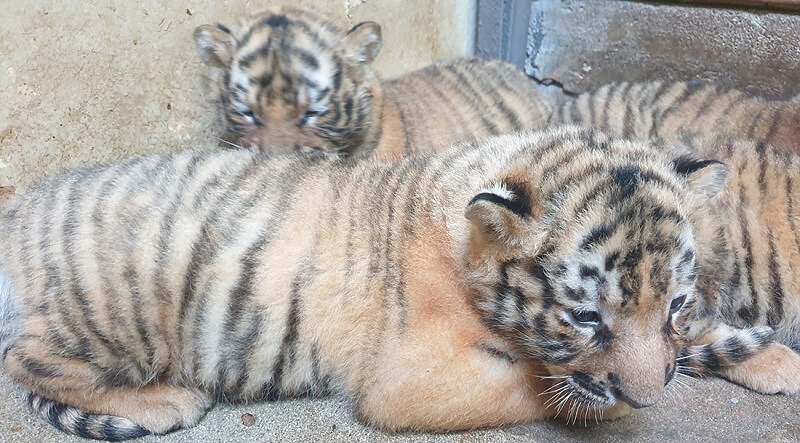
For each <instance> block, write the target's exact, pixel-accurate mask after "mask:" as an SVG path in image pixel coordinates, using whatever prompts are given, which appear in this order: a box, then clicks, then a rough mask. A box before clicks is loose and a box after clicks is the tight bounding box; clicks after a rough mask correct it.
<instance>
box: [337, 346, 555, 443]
mask: <svg viewBox="0 0 800 443" xmlns="http://www.w3.org/2000/svg"><path fill="white" fill-rule="evenodd" d="M437 341H438V343H439V344H441V343H443V342H446V341H447V340H439V337H437ZM378 358H379V361H378V362H376V364H374V365H372V366H371V367H370V368H369V369H368V371H367V373H365V374H361V380H360V381H359V382H358V383H356V384H355V386H354V388H355V389H353V390H351V392H350V394H351V398H352V399H353V403H354V408H355V412H356V415H357V417H358V418H359V419H360V420H361V421H363V422H365V423H367V424H368V425H371V426H374V427H377V428H381V429H385V430H389V431H401V430H412V431H434V432H447V431H457V430H466V429H474V428H482V427H489V426H499V425H505V424H511V423H520V422H527V421H532V420H537V419H544V418H549V417H552V416H553V415H554V411H551V410H548V409H547V408H546V407H545V406H544V402H545V400H546V399H547V398H546V397H544V396H542V397H540V396H539V395H538V393H539V392H543V391H544V390H546V389H547V388H548V387H549V385H551V384H550V383H549V381H548V380H540V379H538V378H537V377H536V376H535V374H537V373H538V374H544V373H545V372H544V370H543V369H542V368H537V367H535V366H532V365H529V364H525V363H522V362H520V361H519V360H516V359H515V358H514V357H511V355H510V354H507V355H504V353H502V352H501V351H498V350H496V349H495V348H492V347H490V346H487V345H485V344H481V343H474V344H472V345H468V346H459V347H453V348H450V349H448V346H435V345H431V343H430V342H429V343H428V345H427V346H425V345H417V346H412V345H411V344H410V343H409V344H407V345H406V346H397V347H396V348H394V347H393V348H385V349H384V350H383V351H382V352H381V354H380V356H379V357H378ZM540 371H541V372H540Z"/></svg>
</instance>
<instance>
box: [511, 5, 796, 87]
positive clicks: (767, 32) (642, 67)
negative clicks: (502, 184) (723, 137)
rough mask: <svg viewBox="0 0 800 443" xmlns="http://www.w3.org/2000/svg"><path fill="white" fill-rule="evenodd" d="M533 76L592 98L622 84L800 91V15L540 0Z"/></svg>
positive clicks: (534, 20)
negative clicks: (703, 83)
mask: <svg viewBox="0 0 800 443" xmlns="http://www.w3.org/2000/svg"><path fill="white" fill-rule="evenodd" d="M526 72H527V73H528V74H529V75H531V76H533V77H534V78H536V79H538V80H541V81H544V82H554V83H555V84H558V85H563V89H564V90H566V91H570V92H576V93H580V92H585V91H587V90H590V89H594V88H596V87H598V86H600V85H603V84H606V83H609V82H614V81H623V80H627V81H644V80H654V79H665V80H691V79H699V80H707V81H712V82H715V83H716V84H718V85H721V86H723V87H733V88H737V89H742V90H745V91H749V92H752V93H757V94H761V95H765V96H769V97H774V98H785V97H789V96H793V95H795V94H797V93H800V83H799V82H798V79H799V78H800V77H798V73H800V16H798V15H791V14H780V13H775V12H766V11H763V10H762V11H755V12H754V11H746V10H734V9H727V10H726V9H715V8H709V7H699V6H690V5H674V4H663V3H662V4H648V3H643V2H620V1H609V0H539V1H534V2H533V4H532V11H531V28H530V33H529V40H528V60H527V63H526Z"/></svg>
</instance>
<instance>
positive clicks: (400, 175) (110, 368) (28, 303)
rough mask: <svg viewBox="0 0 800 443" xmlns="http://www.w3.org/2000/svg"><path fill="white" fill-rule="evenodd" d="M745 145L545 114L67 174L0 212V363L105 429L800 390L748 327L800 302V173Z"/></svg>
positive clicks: (431, 425)
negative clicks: (727, 390) (797, 201)
mask: <svg viewBox="0 0 800 443" xmlns="http://www.w3.org/2000/svg"><path fill="white" fill-rule="evenodd" d="M744 148H746V147H742V149H740V150H737V152H740V153H741V154H740V156H739V157H735V159H734V162H733V163H732V165H733V167H732V169H730V172H729V170H728V168H726V167H725V166H724V165H722V164H721V163H719V162H717V161H712V160H703V159H702V157H696V156H694V155H691V154H687V153H686V152H683V151H679V152H672V151H670V150H669V149H652V148H651V147H650V146H649V145H647V144H646V143H641V142H628V141H622V140H616V139H612V138H608V137H606V136H604V135H603V134H601V133H598V132H594V131H591V130H586V129H578V128H559V129H554V130H548V131H546V132H541V133H520V134H511V135H505V136H498V137H493V138H488V139H486V140H484V141H482V142H474V143H472V144H470V145H461V146H457V147H455V148H453V149H451V150H448V151H445V152H443V153H440V154H438V155H434V156H430V157H412V158H407V159H403V160H401V161H399V162H396V163H381V162H378V161H360V162H355V161H349V160H343V159H329V160H324V159H323V160H314V161H311V160H309V159H308V158H307V157H304V156H291V155H287V156H267V155H263V154H258V153H254V152H250V151H248V150H219V149H210V150H201V151H185V152H181V153H176V154H172V155H164V156H155V157H148V158H139V159H132V160H128V161H125V162H121V163H117V164H112V165H109V166H99V167H93V168H88V169H82V170H76V171H72V172H67V173H64V174H61V175H58V176H55V177H53V178H50V179H47V180H44V181H42V182H40V183H38V184H36V185H34V186H33V187H31V188H30V189H28V190H27V192H21V193H19V194H18V195H17V196H16V197H15V199H14V200H12V201H11V202H10V205H9V206H8V207H7V208H6V209H5V212H4V213H3V214H2V216H0V226H2V231H0V244H2V245H3V247H2V248H0V266H2V269H3V273H2V274H0V275H2V276H3V278H0V351H2V361H3V365H4V367H5V370H6V371H7V372H8V373H9V374H10V375H11V376H12V377H13V378H14V379H15V380H16V381H17V382H19V383H20V384H22V385H23V386H24V387H25V388H26V389H28V390H29V391H30V392H31V394H30V396H29V398H30V403H31V405H32V407H33V408H34V410H36V411H37V412H38V413H39V414H41V415H42V416H43V417H44V418H45V419H46V420H48V421H49V422H50V423H52V424H53V425H55V426H56V427H58V428H59V429H62V430H64V431H66V432H70V433H74V434H78V435H81V436H84V437H90V438H102V439H124V438H133V437H137V436H141V435H145V434H148V433H164V432H169V431H171V430H175V429H178V428H183V427H189V426H192V425H194V424H196V423H197V422H198V420H200V419H201V417H202V416H203V415H204V413H205V411H206V409H207V408H209V407H210V405H211V404H212V403H213V402H214V401H215V400H216V401H222V400H227V401H255V400H275V399H280V398H285V397H291V396H296V395H306V394H309V395H323V394H325V393H328V392H341V393H344V394H345V395H346V396H347V397H348V398H349V400H350V403H351V404H352V407H353V408H354V411H355V416H356V417H357V418H359V419H360V420H361V421H363V422H364V423H366V424H369V425H371V426H375V427H378V428H381V429H386V430H420V431H452V430H459V429H471V428H478V427H487V426H496V425H503V424H508V423H517V422H525V421H530V420H538V419H547V418H552V417H567V418H569V417H572V416H575V417H577V414H579V413H584V411H587V413H588V411H590V410H591V409H604V410H605V411H606V413H605V417H606V418H612V417H615V416H619V415H620V414H622V413H625V412H626V411H627V410H628V406H627V405H630V406H633V407H636V408H638V407H643V406H647V405H652V404H653V403H655V402H656V401H657V400H658V399H659V397H660V395H661V392H662V389H663V388H664V386H665V384H667V383H669V382H670V381H671V380H672V379H673V378H674V377H675V374H676V372H677V371H683V370H688V369H691V368H693V367H706V368H707V367H712V366H713V367H714V368H715V370H716V371H717V372H718V373H721V374H724V375H725V376H726V377H728V378H729V379H731V380H733V381H736V382H739V383H742V384H744V385H746V386H749V387H751V388H753V389H756V390H758V391H760V392H784V393H797V392H798V390H799V389H800V357H799V356H798V355H797V354H794V353H793V352H792V351H790V350H788V349H787V348H786V347H784V346H783V345H779V344H777V343H774V342H772V339H771V337H772V331H771V330H770V329H769V328H768V327H763V326H762V325H764V324H765V323H770V324H773V325H775V326H776V327H778V328H779V331H780V329H781V328H787V327H789V325H790V324H791V322H792V321H793V320H794V319H796V318H797V314H798V312H800V308H799V307H798V300H797V299H796V296H793V294H794V292H790V291H788V290H784V292H783V294H784V296H783V298H782V299H781V304H780V306H781V307H780V308H777V306H778V304H775V303H774V302H776V301H777V300H778V299H777V298H776V297H774V293H775V291H776V288H785V289H788V288H791V287H796V285H797V284H798V283H800V271H798V270H797V269H796V268H792V267H790V266H789V262H788V260H789V259H790V258H791V257H795V256H796V255H797V254H800V250H798V248H797V245H796V243H795V241H796V239H793V238H792V236H793V235H795V234H797V230H796V229H795V227H794V226H793V225H792V226H791V227H789V226H784V225H783V224H782V223H784V222H785V221H787V220H788V221H789V222H790V223H791V222H792V220H793V219H792V218H791V217H790V216H788V215H787V216H786V217H784V218H779V217H775V215H776V214H778V213H781V214H783V212H781V211H789V213H791V214H795V215H797V213H798V211H800V209H798V206H793V205H792V203H793V202H794V198H795V197H796V196H798V195H799V194H798V192H799V191H798V183H800V180H796V179H795V178H796V177H797V176H798V174H800V169H798V168H797V167H792V168H790V169H789V168H787V167H786V166H787V165H788V163H787V162H791V163H792V165H789V166H796V165H795V164H796V163H797V159H796V158H794V157H792V158H791V159H790V158H788V157H786V156H779V155H777V154H775V153H774V152H772V150H771V149H769V148H763V149H762V148H760V150H758V151H757V152H752V151H747V152H748V154H744V152H746V151H745V150H744ZM726 152H727V151H725V149H724V147H723V153H726ZM715 153H716V152H715ZM747 155H750V156H755V157H756V158H758V159H759V160H760V162H752V161H750V162H744V163H739V160H737V159H739V158H741V159H746V158H747ZM759 171H761V172H759ZM729 173H730V175H731V177H732V179H731V181H730V183H729V185H728V187H727V188H726V190H725V191H723V193H722V194H721V195H720V191H721V190H722V189H723V187H724V186H725V183H726V177H727V176H728V174H729ZM760 173H764V174H769V175H770V177H776V178H775V181H772V180H770V181H767V182H759V181H757V180H755V179H754V176H757V175H758V174H760ZM754 174H755V175H754ZM777 177H785V178H786V181H785V182H783V181H780V180H779V179H778V178H777ZM762 183H763V184H762ZM784 185H786V186H788V189H789V191H788V193H787V190H786V189H783V188H781V186H784ZM762 187H763V188H762ZM761 192H766V193H769V195H770V196H776V198H774V199H766V200H765V199H758V198H755V197H756V196H757V195H758V194H759V193H761ZM765 201H766V202H769V203H763V202H765ZM764 205H766V207H765V206H764ZM754 209H758V210H754ZM709 211H711V212H712V213H714V214H715V215H716V214H717V213H716V212H714V211H719V214H722V215H721V216H718V217H707V215H708V212H709ZM726 211H733V213H734V214H739V215H738V216H735V217H739V219H740V220H742V223H741V224H735V225H733V226H728V225H727V223H728V221H729V220H730V219H731V215H730V214H728V213H727V212H726ZM759 217H762V218H759ZM697 218H699V219H700V220H701V221H702V223H701V224H700V225H699V227H698V228H693V225H692V223H693V222H692V220H694V219H697ZM759 221H761V222H762V223H758V222H759ZM781 226H782V227H783V229H782V230H781V229H779V228H780V227H781ZM741 228H744V229H745V230H744V231H743V232H744V233H741V232H740V229H741ZM709 232H712V233H715V235H708V233H709ZM767 234H769V235H767ZM748 236H749V237H748ZM764 237H768V241H766V242H760V243H759V242H758V241H760V240H761V239H763V238H764ZM742 238H745V239H749V240H747V242H749V243H747V247H746V248H745V245H743V244H740V243H738V242H737V241H738V240H741V239H742ZM729 241H730V242H732V243H731V244H726V242H729ZM766 244H768V245H771V246H769V247H766V246H764V245H766ZM717 253H720V255H719V256H717V255H715V254H717ZM749 265H752V266H750V267H749V268H748V267H746V266H749ZM709 267H710V268H709ZM716 267H719V268H720V270H719V272H717V274H716V275H717V276H718V278H719V279H720V280H719V284H717V285H716V286H714V285H712V287H711V288H709V287H708V286H707V285H708V281H707V278H708V276H709V275H710V274H711V272H709V270H710V269H714V270H715V271H716ZM698 282H699V285H698V284H697V283H698ZM726 288H727V289H728V290H723V289H726ZM720 290H723V291H720ZM735 291H742V292H743V294H745V295H744V296H740V295H736V298H735V299H733V300H734V301H728V300H727V299H723V298H722V297H728V296H730V295H733V292H735ZM751 297H752V298H751ZM751 301H752V303H754V304H753V305H751V304H748V303H750V302H751ZM742 303H744V304H742ZM756 305H757V306H756ZM719 312H721V313H722V314H725V315H730V316H731V319H730V320H729V322H728V323H729V325H728V324H724V323H720V322H719V320H718V318H719V316H718V313H719ZM738 318H741V321H739V320H737V319H738ZM776 319H778V320H776ZM736 328H744V329H736ZM779 334H781V332H779ZM687 344H696V345H697V346H688V347H687ZM679 355H680V357H678V356H679Z"/></svg>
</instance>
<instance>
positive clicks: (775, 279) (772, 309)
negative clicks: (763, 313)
mask: <svg viewBox="0 0 800 443" xmlns="http://www.w3.org/2000/svg"><path fill="white" fill-rule="evenodd" d="M768 234H769V293H770V295H771V296H772V300H771V301H770V305H769V309H768V311H767V325H769V326H773V327H774V326H776V325H778V323H780V322H781V320H782V319H783V298H784V295H783V283H782V281H781V273H780V270H779V269H778V259H777V251H776V250H775V239H774V238H773V236H772V233H771V232H769V233H768Z"/></svg>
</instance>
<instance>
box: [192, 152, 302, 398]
mask: <svg viewBox="0 0 800 443" xmlns="http://www.w3.org/2000/svg"><path fill="white" fill-rule="evenodd" d="M303 166H304V163H302V162H298V163H296V164H294V165H291V166H289V167H287V168H286V169H285V170H283V171H281V173H280V174H279V175H278V176H277V177H275V179H274V180H271V181H270V180H262V182H264V183H269V185H270V187H276V186H277V187H280V188H281V189H280V198H279V201H278V202H277V203H276V204H275V206H274V207H273V210H272V213H271V214H270V217H269V218H268V219H267V220H266V221H265V222H264V226H266V227H267V228H266V229H265V230H263V231H262V232H261V234H260V235H259V236H258V238H257V239H256V240H255V241H254V242H253V243H252V244H250V245H249V246H248V247H247V249H246V250H245V253H244V254H243V255H242V256H241V258H240V265H239V269H240V273H239V276H238V278H237V281H236V283H235V284H234V286H233V288H232V289H231V291H230V293H229V294H227V297H228V303H227V306H228V309H227V311H226V312H225V324H224V327H223V333H224V334H225V337H224V338H223V339H222V340H220V346H222V348H221V349H218V350H217V353H218V354H221V355H224V356H226V358H225V360H226V361H221V362H219V363H218V364H219V368H218V373H219V378H220V379H219V382H220V383H225V379H224V373H225V372H230V370H231V368H230V366H233V369H234V370H235V369H237V368H238V369H239V370H240V373H239V375H238V377H237V380H236V382H235V385H234V389H233V390H234V391H236V390H240V389H241V387H242V386H244V385H245V384H246V383H247V381H248V379H249V377H250V374H249V370H248V368H249V364H248V357H249V356H250V355H251V354H252V353H251V350H252V344H253V343H254V342H255V341H256V340H258V337H260V335H261V332H262V328H261V327H258V328H256V327H253V328H252V329H251V332H249V333H245V335H246V336H248V337H249V338H247V339H245V340H238V341H237V340H236V337H235V335H236V331H237V330H240V329H242V328H241V327H240V325H239V324H240V323H242V322H243V320H242V318H243V316H244V315H245V313H247V312H248V311H249V310H250V309H252V306H251V301H252V298H253V294H254V293H255V292H256V290H257V284H256V282H255V280H254V278H255V276H256V273H257V272H258V270H259V269H260V268H261V267H262V266H263V262H262V258H263V256H264V251H265V249H266V248H267V247H268V246H269V245H270V244H271V243H272V241H273V240H274V239H275V235H276V234H277V233H278V232H279V231H280V229H281V226H282V224H283V222H284V220H285V218H286V215H287V214H289V213H290V211H291V201H292V200H293V197H294V190H295V189H296V187H297V185H299V184H301V183H302V182H303V180H304V178H305V173H307V172H308V171H307V170H305V171H303V172H305V173H300V171H299V169H300V168H302V167H303ZM267 191H268V188H267V187H264V186H259V187H258V189H257V190H256V191H255V192H254V193H253V194H252V195H251V196H250V197H249V198H250V199H252V200H253V201H252V202H248V203H246V204H245V205H243V206H242V209H246V208H249V207H250V206H251V205H252V204H255V200H257V199H259V198H264V196H265V195H267V196H268V195H272V193H271V192H267ZM240 211H241V210H240ZM244 216H245V214H243V213H238V214H236V215H235V216H234V217H231V219H234V220H235V219H238V218H241V217H244ZM248 308H250V309H248ZM200 318H201V316H200V315H199V314H198V319H200ZM259 323H260V319H259ZM195 328H196V329H199V328H200V325H199V324H198V325H196V326H195ZM231 343H235V345H233V346H231Z"/></svg>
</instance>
